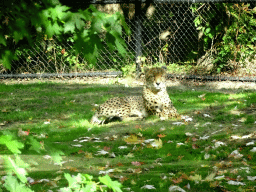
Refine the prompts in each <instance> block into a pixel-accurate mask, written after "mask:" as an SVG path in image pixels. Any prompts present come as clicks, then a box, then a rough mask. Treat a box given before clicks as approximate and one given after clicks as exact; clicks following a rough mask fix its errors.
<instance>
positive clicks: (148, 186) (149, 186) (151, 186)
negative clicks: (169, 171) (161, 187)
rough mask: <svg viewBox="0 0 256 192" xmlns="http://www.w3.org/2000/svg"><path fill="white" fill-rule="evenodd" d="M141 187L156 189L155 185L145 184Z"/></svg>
mask: <svg viewBox="0 0 256 192" xmlns="http://www.w3.org/2000/svg"><path fill="white" fill-rule="evenodd" d="M141 189H156V188H155V187H154V185H144V186H143V187H141Z"/></svg>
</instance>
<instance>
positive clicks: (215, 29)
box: [0, 1, 256, 76]
mask: <svg viewBox="0 0 256 192" xmlns="http://www.w3.org/2000/svg"><path fill="white" fill-rule="evenodd" d="M86 6H87V7H88V5H84V6H82V5H80V8H81V7H84V8H86ZM94 6H95V7H96V8H97V9H98V10H100V11H104V12H107V13H109V14H111V13H114V12H116V11H119V12H121V13H122V14H123V15H124V17H125V21H126V23H127V24H128V26H129V27H130V29H131V31H132V33H131V34H130V35H129V36H127V35H125V34H124V35H123V38H124V39H125V41H126V43H127V45H128V49H127V55H126V57H125V58H122V57H121V56H120V55H119V54H118V52H115V51H111V50H110V49H109V48H108V47H107V46H104V48H103V50H102V51H101V53H100V55H99V57H98V59H97V63H96V65H93V64H91V63H89V62H88V61H86V59H84V58H83V57H82V56H81V55H82V54H81V55H80V54H75V51H74V49H73V45H74V41H73V38H72V36H66V37H62V39H60V38H58V37H55V36H54V37H52V38H47V37H46V36H45V35H43V34H36V38H35V42H34V46H32V47H31V46H29V45H27V44H24V45H22V46H19V47H15V45H14V47H13V49H15V50H16V53H17V57H18V60H16V61H13V63H12V69H11V70H6V69H5V68H4V67H3V65H1V64H0V74H1V75H3V74H25V76H26V74H27V75H29V74H49V73H50V74H59V75H61V74H67V73H70V74H72V73H86V72H93V71H97V72H108V71H120V70H121V69H122V68H130V67H131V66H134V65H136V61H137V63H138V62H139V63H140V64H141V65H154V64H159V65H162V64H165V65H167V66H168V67H170V69H172V72H174V73H175V72H177V73H182V74H184V73H187V72H188V71H187V69H189V73H191V74H200V72H201V71H204V72H205V71H206V69H207V70H208V69H209V68H210V69H209V70H208V71H212V68H214V67H215V68H216V69H214V70H217V71H218V70H219V71H225V70H228V71H232V72H234V71H235V70H236V69H237V68H238V66H240V68H242V70H243V72H242V73H240V74H237V75H240V76H248V75H249V76H254V75H255V74H256V58H255V55H256V44H255V42H256V39H255V38H254V39H253V37H248V38H252V39H250V40H248V39H246V38H247V36H246V33H248V31H249V30H250V34H249V36H252V35H255V37H256V33H255V31H256V2H255V1H247V2H246V3H222V2H202V3H191V2H190V1H186V2H166V1H164V2H161V1H153V2H151V3H141V4H140V6H141V10H140V13H139V16H136V13H135V4H134V2H132V3H120V4H94ZM136 6H137V5H136ZM249 11H251V12H250V14H249V15H248V17H243V16H242V15H241V14H244V13H245V12H246V13H248V12H249ZM137 14H138V13H137ZM231 17H240V18H238V19H237V20H232V19H231ZM6 19H8V20H9V21H11V20H15V17H13V16H12V14H11V13H9V15H7V17H6ZM138 19H139V24H140V26H139V27H141V30H140V32H141V36H139V41H138V36H136V35H138V34H137V33H138ZM239 19H240V20H239ZM248 19H249V20H250V19H251V21H248ZM236 21H237V24H236V23H235V22H236ZM232 22H233V23H232ZM239 22H240V23H241V22H248V23H249V24H248V25H244V26H242V25H241V24H239ZM250 22H251V23H250ZM231 25H233V28H232V29H233V31H232V29H231V28H228V27H230V26H231ZM248 26H250V27H251V28H250V29H248V28H249V27H248ZM227 33H229V37H230V38H231V39H229V40H228V39H225V41H226V42H225V43H224V44H221V43H223V38H225V34H227ZM232 33H234V34H232ZM240 34H244V35H240ZM239 35H240V36H239ZM238 37H239V38H245V39H239V38H238ZM227 38H228V37H227ZM228 41H230V45H228V46H229V47H228V46H227V44H228V43H227V42H228ZM242 41H244V42H245V43H247V44H248V43H249V44H250V45H248V47H249V48H248V49H245V48H244V47H243V46H244V45H242V44H241V43H240V44H239V42H242ZM138 42H140V43H141V54H138V47H137V46H139V44H138ZM231 42H234V44H232V43H231ZM222 45H223V47H224V48H225V49H229V50H226V52H225V49H222V48H221V46H222ZM232 46H233V47H232ZM221 51H222V52H223V53H221ZM221 54H222V55H221ZM225 54H226V55H225ZM228 54H230V55H231V56H228ZM138 55H139V56H140V57H139V58H138ZM232 56H233V57H232ZM221 57H223V58H225V57H230V58H229V59H225V60H221ZM138 59H139V61H138ZM216 59H217V60H218V59H219V60H220V61H218V62H216V63H217V64H218V65H217V67H216V66H214V64H213V63H214V62H215V61H216ZM178 65H179V66H182V67H183V66H189V67H187V68H182V67H181V70H180V71H178V70H176V68H179V67H177V66H178ZM190 66H192V67H190ZM175 70H176V71H175ZM209 73H210V72H206V74H209Z"/></svg>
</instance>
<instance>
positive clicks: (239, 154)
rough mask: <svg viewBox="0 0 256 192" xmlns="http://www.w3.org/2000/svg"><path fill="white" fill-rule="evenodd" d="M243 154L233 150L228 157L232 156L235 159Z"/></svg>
mask: <svg viewBox="0 0 256 192" xmlns="http://www.w3.org/2000/svg"><path fill="white" fill-rule="evenodd" d="M243 156H244V155H242V154H241V153H239V152H238V150H235V151H233V152H232V153H231V154H230V155H229V156H228V157H229V158H230V157H233V158H235V159H240V158H242V157H243Z"/></svg>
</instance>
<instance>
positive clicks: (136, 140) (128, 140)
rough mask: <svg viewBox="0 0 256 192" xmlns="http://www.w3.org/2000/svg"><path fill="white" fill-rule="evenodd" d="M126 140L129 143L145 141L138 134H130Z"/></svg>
mask: <svg viewBox="0 0 256 192" xmlns="http://www.w3.org/2000/svg"><path fill="white" fill-rule="evenodd" d="M124 141H125V142H126V143H127V144H138V143H143V141H144V140H143V139H138V137H137V136H136V135H130V136H128V137H127V138H125V139H124Z"/></svg>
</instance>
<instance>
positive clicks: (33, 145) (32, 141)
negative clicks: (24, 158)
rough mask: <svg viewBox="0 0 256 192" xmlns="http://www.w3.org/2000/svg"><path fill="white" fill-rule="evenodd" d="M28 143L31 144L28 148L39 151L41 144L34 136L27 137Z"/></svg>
mask: <svg viewBox="0 0 256 192" xmlns="http://www.w3.org/2000/svg"><path fill="white" fill-rule="evenodd" d="M28 139H29V144H30V145H31V147H30V148H29V150H34V151H36V152H37V153H40V152H41V144H40V142H38V141H37V140H36V139H35V138H33V137H29V138H28Z"/></svg>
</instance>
